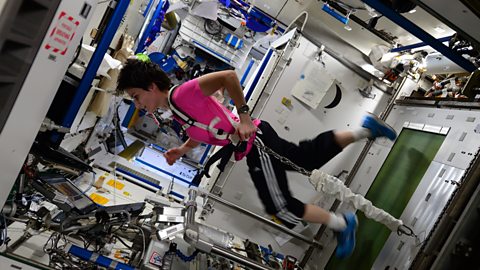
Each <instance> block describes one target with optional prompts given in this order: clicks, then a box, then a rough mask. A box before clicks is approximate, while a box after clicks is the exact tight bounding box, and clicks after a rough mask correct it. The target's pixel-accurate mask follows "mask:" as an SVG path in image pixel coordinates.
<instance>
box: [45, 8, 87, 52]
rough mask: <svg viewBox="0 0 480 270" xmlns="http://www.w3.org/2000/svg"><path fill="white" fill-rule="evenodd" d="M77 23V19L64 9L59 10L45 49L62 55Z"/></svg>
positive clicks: (73, 34)
mask: <svg viewBox="0 0 480 270" xmlns="http://www.w3.org/2000/svg"><path fill="white" fill-rule="evenodd" d="M79 24H80V22H79V21H77V20H75V19H74V18H73V17H72V16H69V15H67V13H66V12H65V11H62V12H60V16H59V17H58V20H57V25H56V26H55V28H53V30H52V32H51V33H50V36H49V39H48V42H47V44H46V45H45V49H47V50H51V51H52V52H54V53H58V54H61V55H64V54H65V53H66V52H67V49H68V46H69V45H70V41H72V39H73V37H74V36H75V31H76V30H77V27H78V25H79Z"/></svg>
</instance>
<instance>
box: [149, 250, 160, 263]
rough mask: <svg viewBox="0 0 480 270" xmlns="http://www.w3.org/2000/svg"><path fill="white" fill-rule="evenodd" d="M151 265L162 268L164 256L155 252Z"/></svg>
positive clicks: (151, 258)
mask: <svg viewBox="0 0 480 270" xmlns="http://www.w3.org/2000/svg"><path fill="white" fill-rule="evenodd" d="M150 263H151V264H154V265H158V266H162V256H160V254H158V253H157V252H155V251H154V252H153V253H152V256H150Z"/></svg>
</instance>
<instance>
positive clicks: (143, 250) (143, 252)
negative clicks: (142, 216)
mask: <svg viewBox="0 0 480 270" xmlns="http://www.w3.org/2000/svg"><path fill="white" fill-rule="evenodd" d="M130 226H132V227H134V228H137V229H138V230H139V231H140V232H141V233H142V243H143V249H142V256H143V255H144V254H145V233H144V232H143V230H142V228H141V227H140V226H137V225H130Z"/></svg>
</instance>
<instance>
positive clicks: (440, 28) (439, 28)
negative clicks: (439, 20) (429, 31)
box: [433, 26, 445, 33]
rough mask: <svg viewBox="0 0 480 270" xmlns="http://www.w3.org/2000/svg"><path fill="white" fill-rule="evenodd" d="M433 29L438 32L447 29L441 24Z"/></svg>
mask: <svg viewBox="0 0 480 270" xmlns="http://www.w3.org/2000/svg"><path fill="white" fill-rule="evenodd" d="M433 30H435V32H437V33H443V32H445V29H443V28H442V27H441V26H437V27H435V28H433Z"/></svg>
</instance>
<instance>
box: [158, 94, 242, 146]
mask: <svg viewBox="0 0 480 270" xmlns="http://www.w3.org/2000/svg"><path fill="white" fill-rule="evenodd" d="M177 86H178V85H174V86H172V87H171V88H170V90H169V92H168V104H169V107H170V109H171V110H172V112H173V114H174V115H175V116H177V117H178V118H180V119H181V120H182V121H183V122H184V124H183V125H182V129H183V130H185V129H187V128H189V127H191V126H195V127H198V128H201V129H203V130H207V131H209V132H210V133H212V134H213V136H214V137H215V138H216V139H218V140H226V139H229V136H230V135H231V134H229V133H227V132H225V130H223V129H217V128H215V125H216V124H218V123H219V122H220V117H215V118H213V119H212V121H210V123H209V124H208V125H206V124H203V123H201V122H198V121H197V120H195V118H193V117H191V116H190V115H188V114H187V113H185V112H184V111H182V109H180V107H178V106H177V104H176V103H175V101H174V100H173V92H174V91H175V89H176V88H177ZM222 111H223V113H225V115H226V116H227V119H228V120H229V121H230V123H231V124H232V126H233V127H235V126H236V125H237V123H236V122H235V121H233V119H232V118H231V117H230V115H228V114H227V112H226V111H225V110H224V109H222Z"/></svg>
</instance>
